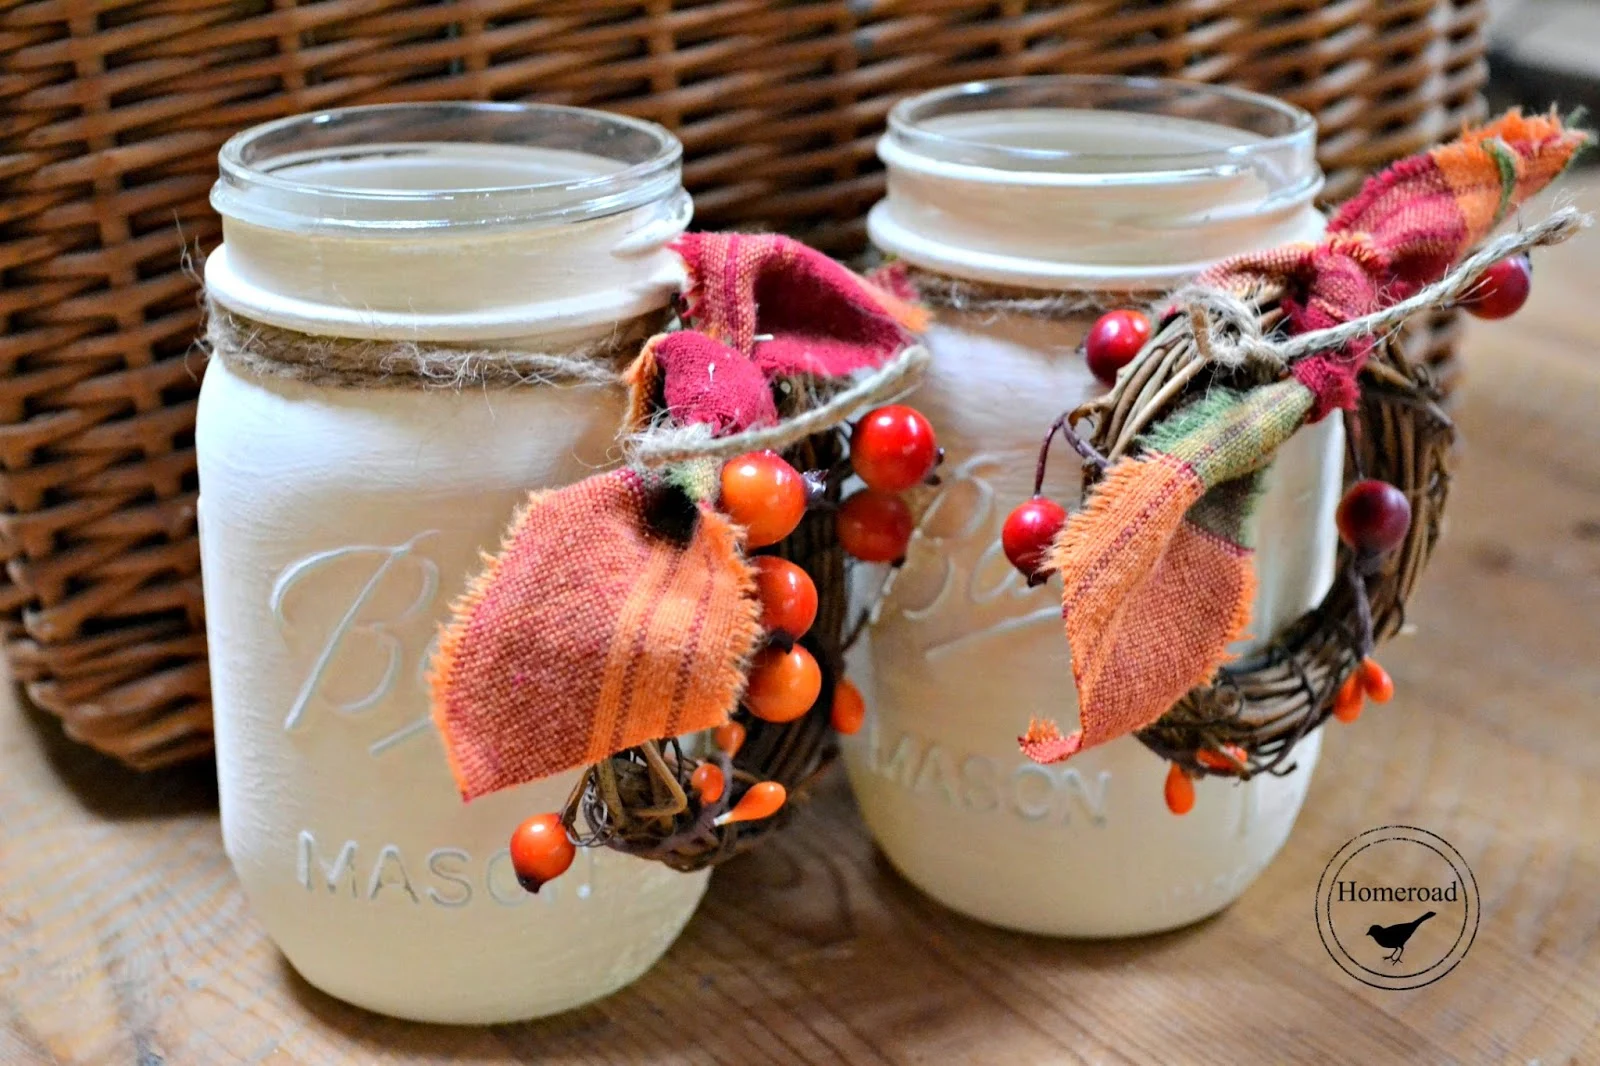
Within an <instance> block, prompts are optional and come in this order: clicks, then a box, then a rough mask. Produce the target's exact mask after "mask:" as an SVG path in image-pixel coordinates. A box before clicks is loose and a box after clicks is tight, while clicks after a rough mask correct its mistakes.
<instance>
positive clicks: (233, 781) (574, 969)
mask: <svg viewBox="0 0 1600 1066" xmlns="http://www.w3.org/2000/svg"><path fill="white" fill-rule="evenodd" d="M608 221H611V220H608ZM652 221H653V220H652V219H650V218H645V219H643V220H642V221H641V222H640V225H647V224H649V223H651V222H652ZM627 222H628V219H627V218H623V219H621V220H619V222H618V223H617V224H612V225H607V226H586V227H581V228H578V229H577V233H578V235H579V236H578V237H574V238H572V239H567V240H563V239H560V238H558V237H555V236H553V235H552V234H549V233H543V234H536V235H532V236H530V237H529V241H530V243H531V244H532V245H533V246H535V247H537V248H538V249H539V250H540V251H541V253H542V254H543V255H544V256H545V257H546V258H545V260H543V261H541V262H542V267H541V270H540V271H538V272H535V273H533V274H532V275H525V277H527V278H529V279H530V282H529V284H527V285H526V286H525V287H524V288H522V289H521V290H520V293H519V292H518V291H516V289H515V287H514V286H512V285H511V284H510V283H509V282H508V281H507V279H506V278H505V277H504V276H501V275H502V274H503V273H504V272H507V271H512V270H522V269H523V268H524V266H525V261H527V257H526V255H525V254H524V253H519V252H517V251H515V250H514V248H513V247H511V246H514V245H515V244H516V240H515V238H514V237H508V236H507V235H506V234H503V233H502V234H499V235H496V236H493V237H485V238H482V239H477V238H470V237H467V238H449V239H446V240H444V241H443V242H439V240H438V238H437V237H431V238H430V237H423V236H418V237H415V238H409V237H408V238H389V239H385V240H366V241H360V242H354V243H360V244H361V247H357V248H351V247H341V244H340V242H339V241H331V242H329V241H304V242H302V245H301V247H300V252H299V254H300V255H301V257H302V260H303V262H302V273H303V275H304V278H305V279H306V283H305V284H302V285H300V286H299V287H298V288H293V287H291V286H290V285H289V284H288V280H287V275H286V273H285V271H286V269H287V268H286V266H285V264H287V263H289V262H290V261H291V260H292V259H293V256H294V254H295V253H294V250H293V249H294V235H292V234H284V233H268V234H266V238H265V239H262V233H263V232H265V231H261V232H246V231H245V230H241V229H240V228H239V227H237V226H232V225H230V227H229V229H228V232H227V234H226V239H227V242H228V244H227V247H226V251H225V252H224V253H223V254H222V255H221V256H220V257H219V256H213V257H212V259H211V261H210V269H209V270H208V278H207V280H208V287H209V289H210V291H211V294H212V296H213V298H214V299H217V300H219V301H221V302H223V303H225V304H227V305H229V306H231V307H234V308H235V309H237V310H240V311H242V312H244V313H247V314H252V315H254V316H256V317H261V318H263V319H265V320H268V321H276V322H278V323H279V324H283V325H291V326H297V327H298V328H307V327H308V326H316V325H318V324H319V316H320V324H321V326H322V327H323V330H324V331H325V332H327V333H329V334H334V333H337V332H339V330H340V329H341V328H342V327H341V324H342V323H347V322H348V321H349V320H350V318H351V316H357V317H359V318H360V319H361V320H362V322H363V323H364V324H365V325H364V331H363V332H361V334H360V335H377V336H415V337H419V338H421V339H428V338H429V334H428V332H427V325H428V322H429V321H430V319H429V316H430V315H433V314H436V313H447V314H455V315H461V316H471V315H473V314H476V313H480V312H481V313H485V314H490V315H492V316H493V317H494V318H495V319H496V320H497V321H499V322H501V323H502V326H503V328H504V329H505V330H507V331H509V335H510V336H511V338H512V339H511V340H510V341H507V340H504V339H496V343H518V344H523V345H526V346H528V347H536V346H539V345H547V344H550V343H552V341H551V337H552V335H554V336H556V337H558V338H559V341H564V340H569V339H573V338H577V337H583V336H589V337H594V336H599V335H602V334H604V333H605V332H606V331H607V330H609V329H610V328H611V326H612V323H613V322H614V321H615V320H616V318H617V317H619V315H620V314H625V313H637V312H638V311H639V310H643V309H645V308H649V307H660V306H663V305H664V304H665V302H666V300H667V298H668V296H669V294H670V291H671V289H672V287H673V285H674V284H675V283H676V281H677V279H678V277H679V271H680V269H681V268H680V267H679V266H678V264H677V263H676V260H675V259H674V258H673V257H672V256H671V255H670V254H669V253H666V252H664V251H662V250H661V247H660V243H661V241H660V239H659V238H657V239H656V240H655V242H654V246H653V251H652V250H647V251H646V252H645V253H643V254H641V253H640V252H639V251H638V250H637V248H635V247H630V246H629V243H628V240H627V238H628V235H629V232H630V229H629V226H628V225H627ZM637 228H638V227H637V226H635V227H634V231H636V230H637ZM249 229H250V230H258V228H257V227H250V228H249ZM241 235H243V239H242V240H239V239H238V238H239V237H240V236H241ZM430 241H433V242H434V243H431V244H430V243H429V242H430ZM485 242H488V243H485ZM479 252H482V253H484V254H482V255H479V254H478V253H479ZM441 256H448V257H449V258H443V259H441V258H440V257H441ZM330 259H336V260H337V266H338V270H336V271H334V272H333V274H329V272H328V271H329V260H330ZM608 268H609V269H608ZM351 270H354V271H356V273H357V274H358V275H360V277H359V284H358V285H356V284H352V285H346V286H340V285H333V284H331V283H330V284H326V285H323V284H321V283H316V282H315V279H316V278H318V277H324V278H327V277H335V276H336V277H341V278H342V277H347V276H348V271H351ZM599 278H609V279H610V281H609V283H608V285H609V287H607V286H604V285H600V284H598V283H597V282H596V281H595V280H594V279H599ZM280 288H281V289H285V290H289V289H291V288H292V291H291V292H289V293H288V294H287V295H285V296H284V297H283V298H282V299H281V300H278V301H277V302H274V301H275V292H276V290H277V289H280ZM408 293H410V294H417V302H418V305H419V306H422V305H424V304H426V305H427V306H426V310H424V311H421V312H418V313H416V314H411V313H410V312H407V311H406V310H405V307H406V303H405V301H406V300H407V299H409V298H410V297H408V296H407V294H408ZM351 294H357V295H355V296H353V297H352V295H351ZM569 297H570V299H568V298H569ZM573 300H576V301H578V302H579V303H582V304H584V306H585V307H586V308H587V310H586V311H584V312H583V313H581V314H578V315H577V316H575V317H574V316H570V315H569V316H566V317H562V316H561V315H552V313H551V311H550V308H551V305H552V302H558V303H564V304H565V305H568V306H570V305H571V303H572V301H573ZM630 308H631V309H632V311H627V310H626V309H630ZM441 309H443V310H442V311H441ZM619 309H622V310H621V311H619ZM517 338H520V340H518V339H517ZM451 339H456V340H461V341H463V342H464V343H470V342H471V340H473V338H470V337H463V336H461V335H460V334H452V335H451ZM559 341H558V342H559ZM623 400H624V395H623V393H622V391H621V390H620V389H619V388H601V389H596V388H527V389H515V390H508V389H466V390H463V391H461V392H451V391H446V390H433V391H426V392H425V391H421V390H417V389H407V388H383V389H370V390H348V389H331V388H322V387H315V386H308V385H304V384H299V383H294V382H286V381H282V380H277V379H273V380H267V379H262V378H257V377H254V376H250V375H245V374H240V373H236V372H234V371H232V370H230V369H229V368H228V366H227V365H226V364H225V363H222V362H220V361H214V362H213V363H212V365H211V367H210V368H209V370H208V372H207V375H206V379H205V384H204V387H203V389H202V393H201V400H200V410H199V416H198V425H197V429H196V434H197V449H198V452H199V464H200V485H201V503H200V521H201V551H202V556H203V562H204V579H205V593H206V610H207V627H208V635H209V638H210V646H211V669H212V679H213V691H214V698H215V704H216V732H217V768H218V777H219V782H220V788H221V804H222V822H223V835H224V842H225V845H226V848H227V851H228V855H229V857H230V858H231V860H232V861H233V864H234V868H235V869H236V871H237V872H238V875H239V878H240V881H241V882H242V883H243V885H244V887H245V890H246V893H247V895H248V896H249V899H250V902H251V905H252V908H253V910H254V912H255V913H256V915H257V916H258V917H259V919H260V920H261V921H262V923H263V924H264V925H265V927H266V928H267V931H268V932H269V934H270V935H271V936H272V938H273V940H274V941H275V942H276V943H277V944H278V946H279V947H280V948H281V949H282V950H283V952H284V954H285V955H286V956H287V957H288V959H289V961H290V962H291V963H292V964H293V965H294V966H295V968H296V969H297V970H298V971H299V972H300V973H301V974H302V975H303V976H304V977H305V978H306V979H307V980H309V981H310V982H311V983H312V984H314V985H316V986H317V987H319V988H321V989H323V990H324V991H326V992H329V993H331V994H333V995H335V996H338V997H340V998H342V999H346V1000H349V1001H350V1002H352V1003H356V1004H358V1005H360V1006H363V1007H367V1008H369V1009H372V1010H376V1011H380V1012H383V1013H386V1014H394V1015H399V1016H402V1017H407V1018H416V1019H422V1020H428V1021H440V1022H465V1023H487V1022H498V1021H508V1020H515V1019H522V1018H530V1017H536V1016H540V1015H544V1014H549V1013H552V1012H555V1011H560V1010H564V1009H567V1008H570V1007H574V1006H578V1005H580V1004H583V1003H586V1002H589V1001H591V1000H593V999H596V998H598V997H601V996H604V995H606V994H608V993H609V992H612V991H614V990H615V989H617V988H619V987H621V986H622V985H625V984H627V983H628V982H629V981H631V980H633V979H634V978H636V977H638V976H639V975H640V974H641V973H643V972H644V971H645V970H646V969H648V968H649V966H650V965H651V964H653V963H654V962H655V960H656V959H657V958H658V957H659V956H660V955H661V954H662V952H664V951H665V950H666V948H667V947H668V945H670V944H671V942H672V941H673V939H674V938H675V937H676V936H677V935H678V933H679V931H680V930H681V929H682V927H683V925H684V924H685V922H687V921H688V919H689V917H690V915H691V914H692V913H693V911H694V909H695V907H696V905H697V904H698V902H699V900H700V897H701V895H702V894H703V892H704V890H705V885H706V880H707V876H708V875H707V874H706V873H699V874H690V875H685V874H680V873H677V872H674V871H672V870H669V869H667V868H666V867H665V866H662V865H661V864H659V863H649V862H644V861H642V860H638V859H633V858H629V857H626V856H622V855H619V854H617V853H615V852H612V851H609V850H606V849H584V850H581V851H580V853H579V857H578V859H577V862H576V863H575V864H574V866H573V868H572V870H571V871H569V872H568V873H567V874H566V875H565V876H563V877H562V878H560V879H559V880H557V881H555V882H552V883H551V884H550V885H547V886H546V887H545V888H544V890H543V891H541V892H540V893H539V894H538V895H537V896H531V895H528V894H527V893H525V892H523V891H522V889H521V888H520V887H518V885H517V883H516V881H515V878H514V876H513V874H512V871H511V869H510V863H509V859H508V856H507V852H506V842H507V839H508V837H509V835H510V832H511V830H512V828H513V827H514V826H515V825H516V824H517V823H518V822H519V821H520V820H521V819H522V818H524V817H526V816H527V815H529V814H532V813H535V812H538V811H546V810H554V809H559V807H560V806H561V804H562V803H563V801H564V800H565V799H566V796H567V793H568V792H569V790H570V789H571V787H572V784H573V782H574V780H575V774H574V773H569V774H565V775H562V776H560V777H559V778H556V779H552V780H548V781H542V782H537V783H534V784H531V785H527V786H523V787H521V788H518V789H514V790H510V791H508V792H504V793H499V794H496V795H493V796H489V797H486V798H483V799H480V800H477V801H475V802H473V803H472V804H470V805H467V804H464V803H463V802H462V801H461V799H460V796H459V795H458V793H457V791H456V788H455V785H454V782H453V781H452V779H451V776H450V773H449V770H448V767H447V764H446V761H445V756H444V751H443V746H442V744H441V741H440V738H439V736H438V735H437V733H436V731H435V729H434V727H433V725H432V723H431V721H430V719H429V716H428V711H429V701H428V695H427V691H426V686H425V683H424V671H425V667H426V663H427V659H428V655H429V653H430V651H431V649H432V642H433V640H434V636H435V633H436V632H437V628H438V625H439V623H440V622H441V621H442V620H443V619H444V618H445V617H446V615H447V610H448V607H449V604H450V602H451V601H452V600H453V599H454V598H455V597H456V596H458V595H459V594H460V592H461V591H462V590H463V588H464V586H465V583H466V581H467V579H468V577H469V576H470V575H471V574H473V573H476V572H477V570H478V569H479V568H480V560H479V553H480V552H483V551H488V550H492V549H494V548H495V547H496V546H497V545H498V544H499V542H500V538H501V535H502V532H503V530H504V528H505V526H506V524H507V522H508V520H509V519H510V517H511V516H512V513H513V511H514V509H515V508H516V507H517V506H518V505H519V504H520V503H521V502H522V501H523V500H524V499H525V497H526V494H527V492H528V490H530V489H539V488H547V487H553V486H559V485H563V484H567V483H569V482H572V481H575V480H578V479H580V478H582V477H585V476H587V475H588V474H590V473H592V472H594V471H595V470H596V469H599V468H601V467H602V466H604V465H607V464H608V463H610V462H613V461H614V460H615V458H616V455H615V450H614V443H613V442H614V435H615V432H616V428H617V425H618V422H619V419H620V417H621V412H622V405H623ZM574 565H578V563H577V561H574Z"/></svg>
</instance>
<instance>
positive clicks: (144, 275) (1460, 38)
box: [0, 0, 1488, 767]
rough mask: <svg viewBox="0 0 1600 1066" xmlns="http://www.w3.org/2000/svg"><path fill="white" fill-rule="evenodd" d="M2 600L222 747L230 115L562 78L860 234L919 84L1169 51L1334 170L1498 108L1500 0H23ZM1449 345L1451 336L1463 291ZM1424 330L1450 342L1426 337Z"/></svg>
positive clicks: (1, 169) (85, 684)
mask: <svg viewBox="0 0 1600 1066" xmlns="http://www.w3.org/2000/svg"><path fill="white" fill-rule="evenodd" d="M0 6H3V7H4V10H3V11H0V102H3V110H0V187H3V190H4V192H3V195H0V270H3V271H4V280H5V284H4V287H3V289H0V314H4V316H5V320H6V330H5V335H4V341H3V346H0V353H3V362H0V367H3V371H4V373H3V377H0V466H3V469H0V478H3V481H0V493H3V497H4V499H3V504H4V506H3V508H0V512H3V513H0V554H3V556H4V558H5V560H6V569H5V581H4V582H3V584H0V619H3V625H4V634H3V635H4V638H5V641H6V646H7V652H8V657H9V659H10V662H11V666H12V670H13V672H14V673H15V675H16V676H17V678H18V679H19V680H21V681H22V682H24V683H25V684H26V686H27V690H28V693H29V694H30V696H31V697H32V698H33V700H34V701H35V702H36V703H38V704H39V705H40V706H42V707H45V708H47V709H48V710H51V711H53V712H55V713H56V714H58V715H60V716H61V717H62V718H63V719H64V720H65V721H66V724H67V729H68V730H69V732H70V733H71V734H72V735H73V736H75V737H77V738H78V739H80V740H82V741H84V742H86V743H89V744H92V745H94V746H96V747H98V748H100V749H102V750H104V751H107V752H109V753H111V754H113V755H116V756H117V757H119V758H121V759H123V760H124V761H126V762H129V763H131V764H133V765H136V766H141V767H149V766H155V765H159V764H162V763H166V762H172V761H175V760H178V759H182V758H186V757H189V756H193V755H196V754H200V753H203V752H204V751H206V750H207V749H208V748H209V746H210V707H209V696H208V686H207V678H206V663H205V654H206V653H205V638H204V627H203V615H202V607H201V594H200V572H199V571H200V562H199V553H198V550H197V545H196V540H195V531H194V526H195V509H196V508H195V503H196V485H195V465H194V452H193V443H192V437H193V419H194V404H195V396H196V391H197V388H198V385H199V374H200V371H201V369H202V367H201V363H200V361H199V359H198V358H196V357H194V356H193V355H192V354H191V341H192V339H193V337H194V336H195V333H196V331H197V327H198V324H199V308H198V303H197V300H196V283H195V280H194V278H193V276H192V273H191V272H190V271H189V270H188V269H187V268H186V261H187V259H186V257H187V254H188V252H189V250H192V249H200V250H202V251H203V250H208V249H210V248H211V247H213V246H214V245H215V243H216V241H217V235H218V224H217V220H216V219H215V217H214V216H213V215H212V214H211V212H210V209H209V208H208V206H207V204H206V193H207V190H208V189H209V187H210V185H211V182H212V180H213V178H214V176H215V158H216V152H217V148H218V147H219V146H220V145H221V143H222V141H223V140H224V139H225V138H226V137H227V136H228V135H230V134H232V133H234V132H237V131H238V130H240V129H242V128H244V127H246V126H248V125H251V124H254V123H257V122H262V121H265V120H267V119H272V118H276V117H279V116H282V115H287V114H291V113H295V112H300V111H307V110H312V109H317V108H324V107H332V106H339V105H345V104H356V103H369V102H375V101H392V100H438V99H452V98H472V99H485V98H492V99H541V100H549V101H555V102H559V103H568V104H580V105H589V106H596V107H604V108H611V109H615V110H619V111H624V112H627V113H630V114H633V115H638V116H642V117H645V118H650V119H654V120H656V121H659V122H662V123H665V124H666V125H668V126H670V127H672V128H674V129H676V130H677V131H678V133H679V136H680V137H681V138H682V139H683V142H684V146H685V149H686V153H687V154H686V159H687V162H686V166H685V182H686V184H687V185H688V187H689V189H690V191H691V192H692V193H694V195H695V199H696V202H697V205H698V222H699V224H701V225H706V226H740V227H747V228H748V227H771V228H776V229H781V230H786V231H789V232H792V233H794V234H796V235H798V236H800V237H802V238H803V239H806V240H808V241H810V242H812V243H813V244H816V245H818V246H819V247H822V248H823V249H825V250H827V251H830V252H833V253H835V254H850V253H853V252H854V251H856V250H858V249H859V248H860V247H861V245H862V241H863V226H862V216H863V214H864V212H865V209H866V208H867V206H868V205H869V204H871V203H872V202H873V201H874V200H876V199H877V198H878V196H879V195H880V192H881V189H882V177H881V173H880V171H879V168H878V165H877V163H876V161H875V159H874V156H873V144H874V141H875V138H876V136H877V134H878V132H879V131H880V129H881V127H882V124H883V121H884V116H885V114H886V113H887V111H888V109H889V107H890V105H891V104H892V103H893V102H894V101H895V100H896V99H898V98H899V97H900V96H902V95H905V94H907V93H910V92H914V91H920V90H923V89H927V88H932V87H935V86H938V85H942V84H948V83H950V82H953V81H957V80H963V79H973V78H986V77H996V76H1003V75H1011V74H1035V73H1060V72H1084V73H1143V74H1154V75H1162V76H1167V77H1178V78H1189V79H1194V80H1200V81H1213V82H1226V83H1230V84H1235V85H1240V86H1244V87H1248V88H1254V89H1258V90H1263V91H1266V92H1271V93H1275V94H1277V95H1280V96H1283V97H1285V98H1287V99H1290V100H1292V101H1294V102H1296V103H1298V104H1300V105H1302V106H1304V107H1306V108H1307V109H1309V110H1311V111H1312V112H1314V113H1315V114H1316V115H1317V118H1318V120H1319V121H1320V123H1321V125H1322V132H1323V147H1322V159H1323V164H1324V166H1325V167H1327V168H1328V170H1329V172H1330V176H1331V181H1330V183H1329V188H1328V195H1329V197H1330V198H1331V199H1339V198H1342V197H1344V196H1346V195H1348V194H1349V193H1350V192H1351V191H1352V188H1353V186H1354V183H1355V182H1356V181H1357V180H1359V177H1360V175H1361V174H1362V173H1363V172H1365V171H1367V170H1370V169H1373V168H1375V167H1377V166H1378V165H1380V164H1382V163H1385V162H1387V161H1389V160H1391V159H1393V158H1395V157H1397V156H1400V155H1404V154H1406V153H1409V152H1412V151H1415V150H1417V149H1419V148H1421V147H1423V146H1425V145H1426V144H1428V143H1431V142H1432V141H1435V140H1437V139H1439V138H1441V137H1442V136H1444V135H1446V134H1449V133H1451V132H1453V131H1454V130H1455V129H1456V128H1457V127H1458V126H1459V125H1460V124H1461V123H1462V122H1463V121H1465V120H1470V119H1475V118H1477V117H1479V116H1480V114H1481V110H1482V104H1481V101H1480V99H1479V95H1478V93H1479V89H1480V88H1481V86H1482V84H1483V81H1484V78H1485V66H1484V61H1483V53H1484V48H1485V43H1484V37H1483V24H1484V22H1485V19H1486V17H1487V6H1488V4H1487V0H1343V2H1340V3H1335V4H1329V3H1323V2H1322V0H1165V2H1163V0H1122V2H1118V0H1069V2H1058V3H1042V2H1032V0H999V2H991V3H980V2H967V0H899V2H895V0H787V2H780V0H704V2H698V3H692V2H674V0H636V2H632V3H611V2H606V0H547V2H542V3H438V2H436V0H408V2H403V0H322V2H317V3H295V2H294V0H274V2H273V3H267V2H266V0H143V2H136V3H128V2H116V0H95V2H90V0H25V2H21V3H16V2H13V3H10V4H7V5H0ZM1418 342H1419V345H1420V347H1421V348H1423V349H1426V350H1427V352H1428V353H1431V354H1432V355H1433V356H1435V357H1437V356H1438V355H1439V354H1441V353H1443V352H1445V351H1447V350H1448V346H1449V342H1450V328H1449V325H1448V323H1445V322H1441V323H1440V324H1439V325H1438V326H1437V328H1435V329H1434V330H1433V331H1432V332H1431V333H1428V334H1427V335H1426V336H1420V337H1419V338H1418ZM1413 354H1414V355H1416V354H1420V353H1417V352H1415V351H1414V353H1413Z"/></svg>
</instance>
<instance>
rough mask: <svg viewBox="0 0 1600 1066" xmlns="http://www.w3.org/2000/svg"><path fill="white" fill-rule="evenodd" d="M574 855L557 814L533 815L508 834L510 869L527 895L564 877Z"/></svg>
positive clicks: (575, 853) (571, 845) (570, 839)
mask: <svg viewBox="0 0 1600 1066" xmlns="http://www.w3.org/2000/svg"><path fill="white" fill-rule="evenodd" d="M577 853H578V850H577V848H576V847H575V846H574V845H573V843H572V838H571V837H569V836H567V827H566V826H565V825H563V824H561V815H559V814H536V815H534V816H533V817H532V818H529V819H528V820H527V821H525V822H523V823H522V824H521V825H519V826H517V829H516V832H514V833H512V834H511V869H512V870H513V871H514V872H515V873H516V875H517V882H518V883H519V884H521V885H522V887H523V888H525V889H527V890H528V891H529V892H537V891H539V889H540V888H542V887H543V886H544V884H545V882H546V881H554V880H555V879H556V878H558V877H560V876H561V875H562V874H564V873H566V872H567V867H569V866H571V865H572V859H573V857H574V856H575V855H577Z"/></svg>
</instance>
